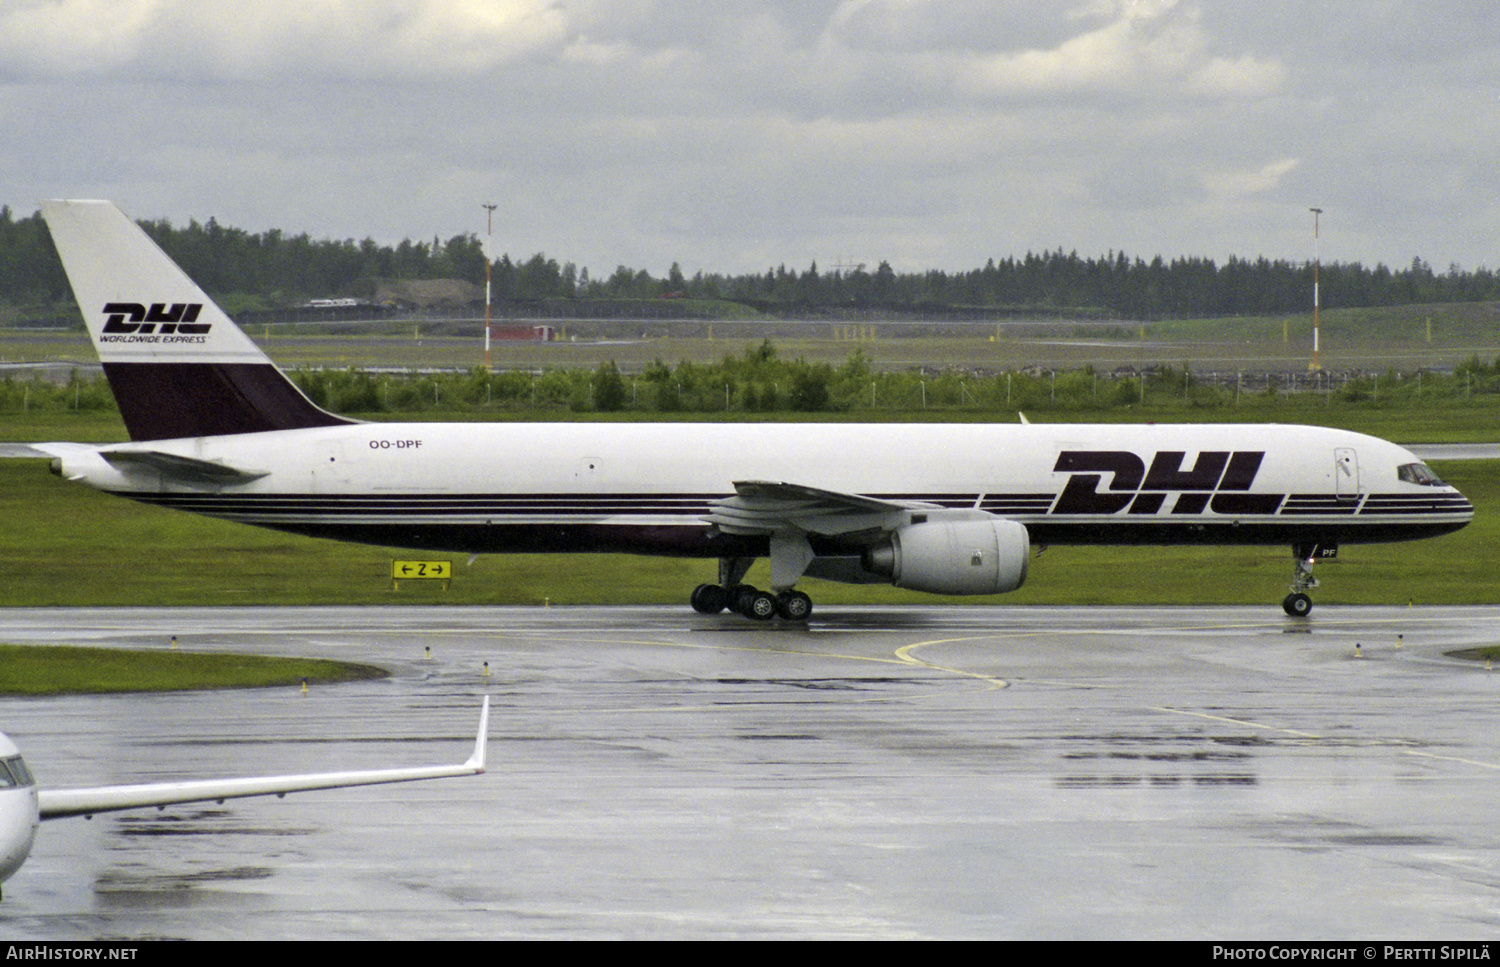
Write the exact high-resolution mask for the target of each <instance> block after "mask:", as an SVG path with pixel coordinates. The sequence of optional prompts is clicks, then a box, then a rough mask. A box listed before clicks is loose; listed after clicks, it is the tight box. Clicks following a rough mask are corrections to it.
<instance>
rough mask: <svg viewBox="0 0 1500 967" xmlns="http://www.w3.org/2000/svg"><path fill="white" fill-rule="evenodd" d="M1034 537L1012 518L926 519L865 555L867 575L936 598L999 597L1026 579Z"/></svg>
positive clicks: (897, 531) (909, 525)
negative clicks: (872, 574)
mask: <svg viewBox="0 0 1500 967" xmlns="http://www.w3.org/2000/svg"><path fill="white" fill-rule="evenodd" d="M1030 554H1031V536H1030V535H1029V534H1027V533H1026V527H1025V526H1024V525H1022V524H1018V523H1016V522H1015V521H1013V520H1003V519H1001V518H999V517H990V516H988V515H986V516H984V517H982V518H977V519H959V520H944V519H938V520H926V521H922V522H920V523H913V524H907V525H906V526H905V527H901V528H898V529H897V530H895V531H892V532H891V536H890V538H889V539H888V541H887V542H886V543H884V544H881V545H879V546H876V547H872V548H870V549H869V550H868V551H866V552H865V554H864V559H863V564H864V568H865V570H867V571H872V572H874V573H875V574H879V575H881V576H883V577H888V578H890V580H891V583H892V584H894V585H895V586H896V587H898V588H908V589H910V590H912V591H927V592H929V593H932V594H1000V593H1002V592H1005V591H1014V590H1015V589H1016V588H1018V587H1020V586H1021V584H1022V582H1024V581H1025V580H1026V565H1027V561H1028V559H1029V557H1030Z"/></svg>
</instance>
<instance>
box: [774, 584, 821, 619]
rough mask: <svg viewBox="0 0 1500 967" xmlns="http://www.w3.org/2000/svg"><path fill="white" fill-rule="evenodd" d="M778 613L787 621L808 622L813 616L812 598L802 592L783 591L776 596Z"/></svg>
mask: <svg viewBox="0 0 1500 967" xmlns="http://www.w3.org/2000/svg"><path fill="white" fill-rule="evenodd" d="M776 613H777V614H779V615H781V617H782V618H784V619H786V620H787V621H806V620H807V618H808V616H809V615H811V614H812V598H809V597H808V596H807V595H805V594H803V593H802V592H801V591H783V592H781V593H780V594H778V595H776Z"/></svg>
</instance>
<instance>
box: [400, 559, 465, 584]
mask: <svg viewBox="0 0 1500 967" xmlns="http://www.w3.org/2000/svg"><path fill="white" fill-rule="evenodd" d="M452 577H453V562H452V561H392V562H391V583H392V584H393V585H398V582H401V581H422V580H427V581H444V582H446V581H448V580H449V579H450V578H452ZM398 586H399V585H398ZM444 586H445V587H446V584H445V585H444Z"/></svg>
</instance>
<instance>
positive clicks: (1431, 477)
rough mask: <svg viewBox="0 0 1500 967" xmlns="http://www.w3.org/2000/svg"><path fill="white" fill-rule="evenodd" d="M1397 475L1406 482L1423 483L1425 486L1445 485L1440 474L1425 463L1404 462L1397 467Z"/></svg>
mask: <svg viewBox="0 0 1500 967" xmlns="http://www.w3.org/2000/svg"><path fill="white" fill-rule="evenodd" d="M1396 477H1397V479H1399V480H1403V481H1405V482H1406V483H1414V484H1421V485H1422V486H1424V487H1441V486H1443V482H1442V481H1441V480H1439V479H1438V475H1437V474H1435V473H1433V472H1432V468H1431V467H1429V466H1427V464H1425V463H1403V464H1402V465H1401V466H1399V467H1397V468H1396Z"/></svg>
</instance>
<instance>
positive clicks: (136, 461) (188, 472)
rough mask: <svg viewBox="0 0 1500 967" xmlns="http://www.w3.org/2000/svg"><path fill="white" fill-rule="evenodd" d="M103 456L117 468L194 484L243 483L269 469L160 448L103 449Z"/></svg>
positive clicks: (260, 475)
mask: <svg viewBox="0 0 1500 967" xmlns="http://www.w3.org/2000/svg"><path fill="white" fill-rule="evenodd" d="M99 456H101V457H103V458H104V459H105V460H106V461H108V462H109V464H110V465H111V466H113V467H115V468H116V469H119V470H122V471H125V472H127V473H128V472H129V471H130V470H132V469H134V468H138V467H145V468H148V469H150V470H154V471H156V472H157V473H159V474H161V475H162V476H163V477H167V478H170V479H172V480H180V481H182V482H183V483H194V484H243V483H249V482H250V481H252V480H259V479H260V478H261V477H264V476H266V474H265V472H261V473H256V472H254V471H250V470H238V469H236V468H234V467H229V466H225V465H224V464H222V463H213V462H212V461H209V460H197V459H194V458H193V457H181V456H178V455H177V454H175V453H162V452H160V451H157V450H101V451H99Z"/></svg>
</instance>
